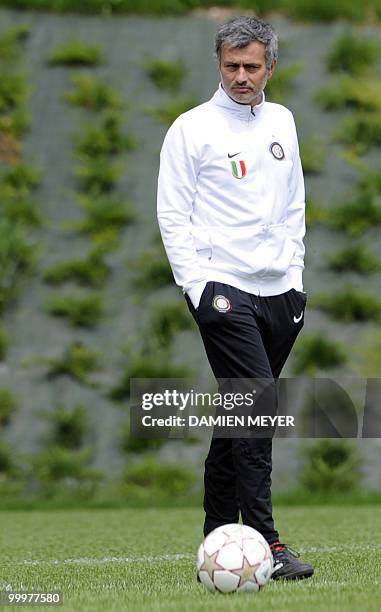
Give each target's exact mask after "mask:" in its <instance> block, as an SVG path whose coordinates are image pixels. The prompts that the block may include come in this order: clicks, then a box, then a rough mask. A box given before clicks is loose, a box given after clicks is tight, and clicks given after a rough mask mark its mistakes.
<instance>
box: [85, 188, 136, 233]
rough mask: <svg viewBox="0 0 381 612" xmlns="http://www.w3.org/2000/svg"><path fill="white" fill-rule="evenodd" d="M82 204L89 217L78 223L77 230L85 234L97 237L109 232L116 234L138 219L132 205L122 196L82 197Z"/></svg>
mask: <svg viewBox="0 0 381 612" xmlns="http://www.w3.org/2000/svg"><path fill="white" fill-rule="evenodd" d="M80 203H81V206H82V207H83V208H84V209H85V210H86V212H87V217H86V218H85V219H83V221H80V222H79V223H76V224H75V228H76V229H77V230H79V231H80V232H83V233H84V234H90V235H91V236H97V235H101V234H104V233H105V232H107V231H110V232H112V233H113V234H116V233H118V232H120V231H121V230H122V229H123V228H125V227H126V226H127V225H130V224H131V223H133V222H134V221H135V219H136V215H135V213H134V211H133V210H132V208H131V205H130V204H129V203H128V202H126V201H123V199H121V197H120V196H100V197H95V198H87V197H82V198H81V199H80Z"/></svg>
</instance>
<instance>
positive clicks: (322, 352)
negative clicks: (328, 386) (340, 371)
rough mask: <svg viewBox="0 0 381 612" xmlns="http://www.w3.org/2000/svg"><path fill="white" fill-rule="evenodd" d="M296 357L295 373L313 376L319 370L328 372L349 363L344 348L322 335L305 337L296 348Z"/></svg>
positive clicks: (294, 362) (294, 363)
mask: <svg viewBox="0 0 381 612" xmlns="http://www.w3.org/2000/svg"><path fill="white" fill-rule="evenodd" d="M294 355H295V358H294V361H293V371H294V373H295V374H309V375H311V376H313V375H314V374H315V373H316V371H317V370H318V369H320V370H327V369H330V368H334V367H336V366H340V365H342V364H344V363H345V362H346V361H347V352H346V351H345V350H344V348H343V347H341V346H340V345H339V344H338V343H337V342H334V341H332V340H328V339H327V338H325V336H324V334H321V333H317V334H309V335H304V336H303V338H302V339H301V340H300V341H299V342H298V344H297V346H296V347H295V351H294Z"/></svg>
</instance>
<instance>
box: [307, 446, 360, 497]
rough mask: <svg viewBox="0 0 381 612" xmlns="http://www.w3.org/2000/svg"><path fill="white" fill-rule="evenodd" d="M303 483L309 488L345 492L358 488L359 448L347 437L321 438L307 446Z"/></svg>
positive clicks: (311, 489) (310, 489)
mask: <svg viewBox="0 0 381 612" xmlns="http://www.w3.org/2000/svg"><path fill="white" fill-rule="evenodd" d="M303 454H304V458H305V463H304V466H303V468H302V470H301V473H300V481H301V484H302V485H303V486H304V487H305V488H306V489H308V490H309V491H322V492H323V491H324V492H327V493H328V492H337V491H341V492H345V491H351V490H353V489H357V488H358V486H359V484H360V479H361V471H360V466H361V460H360V456H359V453H358V451H357V448H356V447H355V446H354V445H353V444H351V443H350V442H349V441H347V440H329V439H327V440H319V441H318V442H316V443H315V444H313V445H312V446H310V447H307V448H305V449H304V453H303Z"/></svg>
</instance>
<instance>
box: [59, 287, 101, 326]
mask: <svg viewBox="0 0 381 612" xmlns="http://www.w3.org/2000/svg"><path fill="white" fill-rule="evenodd" d="M47 310H48V312H50V314H53V315H56V316H58V317H64V318H66V319H67V320H68V321H69V323H70V324H71V325H73V326H74V327H87V328H93V327H95V326H96V325H97V323H99V321H100V319H101V318H102V316H103V305H102V300H101V297H100V296H99V295H94V294H93V293H92V294H89V295H83V296H78V295H65V296H55V297H53V298H51V299H50V300H49V302H48V304H47Z"/></svg>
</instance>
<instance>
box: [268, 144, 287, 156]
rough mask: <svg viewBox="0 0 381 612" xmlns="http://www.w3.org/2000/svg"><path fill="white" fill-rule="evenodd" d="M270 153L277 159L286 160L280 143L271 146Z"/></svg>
mask: <svg viewBox="0 0 381 612" xmlns="http://www.w3.org/2000/svg"><path fill="white" fill-rule="evenodd" d="M270 151H271V153H272V155H273V156H274V157H275V159H284V151H283V149H282V145H280V144H279V142H272V143H271V145H270Z"/></svg>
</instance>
